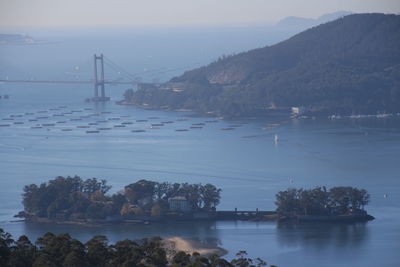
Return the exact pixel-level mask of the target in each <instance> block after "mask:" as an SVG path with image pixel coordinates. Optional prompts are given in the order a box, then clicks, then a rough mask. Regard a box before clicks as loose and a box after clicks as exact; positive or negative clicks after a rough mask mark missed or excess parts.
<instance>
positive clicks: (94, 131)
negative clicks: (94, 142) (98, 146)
mask: <svg viewBox="0 0 400 267" xmlns="http://www.w3.org/2000/svg"><path fill="white" fill-rule="evenodd" d="M99 132H100V131H96V130H93V131H86V133H99Z"/></svg>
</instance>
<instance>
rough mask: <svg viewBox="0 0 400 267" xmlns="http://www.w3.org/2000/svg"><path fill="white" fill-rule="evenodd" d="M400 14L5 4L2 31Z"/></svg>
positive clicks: (103, 0)
mask: <svg viewBox="0 0 400 267" xmlns="http://www.w3.org/2000/svg"><path fill="white" fill-rule="evenodd" d="M342 10H346V11H352V12H354V13H374V12H377V13H393V14H396V13H399V12H400V4H399V2H398V1H397V0H382V1H376V0H348V1H344V0H339V1H318V0H308V1H296V0H283V1H275V0H273V1H265V0H252V1H251V3H250V2H249V1H242V0H221V1H219V2H218V4H215V3H214V1H211V0H204V1H195V0H170V1H159V0H149V1H127V0H116V1H108V0H97V1H94V0H88V1H79V0H69V1H61V0H60V1H58V0H57V1H54V0H37V1H29V0H3V1H1V3H0V27H1V28H15V27H93V26H96V27H99V26H102V27H110V26H111V27H112V26H118V27H121V26H122V27H123V26H145V25H146V26H160V25H170V26H172V25H173V26H185V25H192V26H195V25H231V24H234V25H242V24H260V23H261V24H262V23H272V22H276V21H279V20H281V19H283V18H286V17H289V16H296V17H304V18H314V19H315V18H318V17H319V16H321V15H323V14H327V13H334V12H337V11H342Z"/></svg>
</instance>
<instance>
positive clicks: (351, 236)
mask: <svg viewBox="0 0 400 267" xmlns="http://www.w3.org/2000/svg"><path fill="white" fill-rule="evenodd" d="M368 239H369V228H368V223H355V224H337V223H336V224H329V223H320V224H318V223H304V224H286V223H285V224H278V225H277V241H278V244H279V245H281V246H283V247H291V248H293V247H301V248H309V249H316V250H325V249H334V250H336V251H338V250H346V249H348V248H352V249H355V248H359V247H362V246H363V245H364V244H365V243H367V241H368Z"/></svg>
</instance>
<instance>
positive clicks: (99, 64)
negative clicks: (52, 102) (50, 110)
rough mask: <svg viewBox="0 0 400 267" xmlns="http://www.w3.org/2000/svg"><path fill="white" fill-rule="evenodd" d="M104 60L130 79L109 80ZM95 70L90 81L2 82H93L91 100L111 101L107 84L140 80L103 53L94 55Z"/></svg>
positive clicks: (35, 81)
mask: <svg viewBox="0 0 400 267" xmlns="http://www.w3.org/2000/svg"><path fill="white" fill-rule="evenodd" d="M104 62H106V63H107V65H108V66H109V67H111V68H112V69H114V70H116V71H118V73H119V74H122V75H123V76H124V77H125V78H127V79H128V80H129V81H108V80H106V79H105V75H104ZM93 63H94V64H93V72H94V79H93V80H89V81H77V80H32V79H31V80H22V79H21V80H9V79H0V82H1V83H44V84H46V83H51V84H53V83H55V84H92V85H93V86H94V95H93V97H92V98H90V101H93V102H104V101H109V100H110V97H107V96H106V91H105V85H106V84H108V85H121V84H126V85H132V86H135V85H137V84H138V83H139V82H138V81H137V77H136V76H135V75H132V74H130V73H129V72H128V71H126V70H125V69H123V68H122V67H120V66H118V65H117V64H116V63H114V62H113V61H111V60H110V59H108V58H106V57H105V56H104V55H103V54H101V55H99V56H98V55H96V54H95V55H94V57H93Z"/></svg>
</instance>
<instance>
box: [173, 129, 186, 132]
mask: <svg viewBox="0 0 400 267" xmlns="http://www.w3.org/2000/svg"><path fill="white" fill-rule="evenodd" d="M175 131H176V132H187V131H189V130H188V129H176V130H175Z"/></svg>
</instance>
